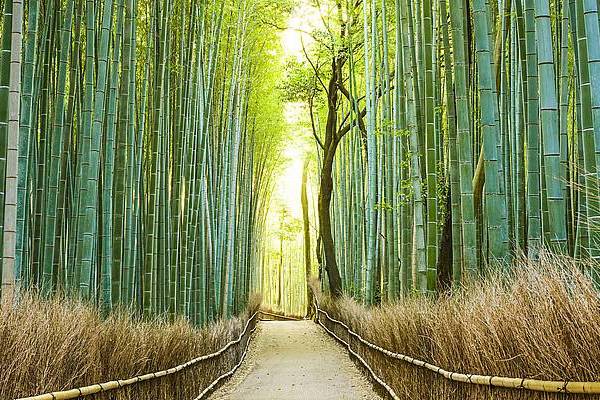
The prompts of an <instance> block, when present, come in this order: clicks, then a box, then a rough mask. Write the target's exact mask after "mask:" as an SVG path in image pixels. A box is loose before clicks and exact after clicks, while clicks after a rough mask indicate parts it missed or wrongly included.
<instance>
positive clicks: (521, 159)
mask: <svg viewBox="0 0 600 400" xmlns="http://www.w3.org/2000/svg"><path fill="white" fill-rule="evenodd" d="M315 6H316V7H319V8H320V9H321V11H322V13H323V15H324V17H323V19H322V26H321V28H320V29H317V30H315V31H314V32H312V39H313V41H314V44H313V45H312V47H310V48H305V62H304V63H303V64H300V65H295V66H293V67H292V68H291V70H293V72H292V73H290V75H292V76H293V78H291V79H290V81H291V83H290V84H289V85H288V86H289V87H288V88H287V90H288V91H293V92H294V93H293V97H295V98H300V99H302V100H303V101H305V103H306V104H307V108H308V113H309V114H310V121H311V125H312V130H313V134H314V136H315V142H316V143H317V144H316V148H317V150H318V153H319V155H320V169H319V182H320V183H319V185H320V194H319V225H320V233H319V235H320V243H321V247H319V248H318V253H319V255H321V256H322V258H323V260H322V262H321V263H320V264H321V266H322V274H323V276H325V275H326V276H327V278H328V279H327V281H326V283H327V284H328V286H329V288H330V290H331V291H332V292H333V293H334V294H341V293H342V292H344V293H347V294H349V295H352V296H354V297H356V298H359V299H362V300H363V301H364V302H365V303H367V304H371V303H374V302H379V301H385V300H392V299H394V298H396V297H398V296H401V295H406V294H410V293H422V294H427V293H429V294H432V293H435V292H437V291H439V290H445V289H447V288H450V287H453V286H454V287H458V286H460V284H461V282H463V281H464V280H469V279H474V278H476V277H478V276H481V275H483V274H485V273H486V272H488V271H490V270H491V269H492V268H496V267H498V266H500V267H501V268H510V266H511V264H512V261H513V260H514V259H515V258H516V257H520V256H522V255H526V256H527V257H529V258H531V259H536V258H537V256H538V254H539V252H540V251H541V250H542V249H543V248H547V249H549V250H551V251H553V252H556V253H559V254H564V255H569V256H573V257H576V258H579V259H584V258H586V259H588V258H593V259H597V258H598V257H599V256H600V254H599V253H598V252H599V251H600V250H599V249H600V242H599V241H598V239H599V236H598V235H600V230H598V218H599V215H598V213H599V212H600V208H599V207H598V201H599V200H600V198H599V197H598V182H599V181H598V171H599V170H598V166H599V165H598V163H599V162H600V158H598V157H599V154H600V111H599V110H600V87H599V86H600V31H599V13H598V6H599V4H598V1H597V0H586V1H576V0H565V1H559V0H556V1H555V0H535V1H534V0H498V1H495V0H494V1H491V0H451V1H448V0H364V1H357V2H352V1H344V0H335V1H330V2H321V3H318V2H317V3H315ZM307 119H308V117H307ZM588 272H589V273H590V274H592V276H594V277H595V278H596V279H597V277H596V275H597V271H595V270H589V271H588Z"/></svg>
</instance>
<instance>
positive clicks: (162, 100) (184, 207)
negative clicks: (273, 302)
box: [0, 0, 281, 324]
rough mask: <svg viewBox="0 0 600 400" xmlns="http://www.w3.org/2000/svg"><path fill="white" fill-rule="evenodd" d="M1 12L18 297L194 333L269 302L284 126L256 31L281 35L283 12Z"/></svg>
mask: <svg viewBox="0 0 600 400" xmlns="http://www.w3.org/2000/svg"><path fill="white" fill-rule="evenodd" d="M2 7H3V15H2V20H3V30H2V33H1V35H2V69H1V76H0V106H1V107H0V108H1V110H0V111H1V112H0V150H1V153H2V154H1V155H0V169H1V170H2V172H1V173H2V174H3V176H6V179H5V180H4V179H3V180H2V182H1V187H0V194H1V195H2V196H1V197H2V198H1V199H0V200H1V201H0V204H2V212H3V215H2V216H3V218H1V220H3V221H4V226H3V229H0V231H1V232H3V233H4V239H3V240H2V241H0V243H2V244H3V255H4V258H3V260H4V262H3V265H2V267H3V291H4V292H8V291H12V290H13V288H15V287H16V288H17V290H22V289H27V288H33V289H35V290H37V291H38V292H40V293H41V295H43V296H45V297H47V296H50V295H51V294H53V293H57V292H59V293H63V294H66V295H70V296H77V297H79V298H81V299H83V300H86V301H91V302H94V303H96V304H98V305H99V306H100V307H101V308H102V309H103V310H104V311H109V310H111V309H112V308H115V307H121V306H124V307H130V308H132V309H134V310H137V311H139V312H140V313H141V314H143V315H146V316H154V315H168V316H170V317H171V318H173V317H175V316H176V315H181V316H185V317H187V318H188V319H189V320H190V321H192V322H193V323H195V324H204V323H205V322H206V321H209V320H212V319H214V318H216V317H218V316H229V315H231V314H232V313H234V312H238V311H240V310H241V309H243V307H244V306H245V303H246V301H247V298H248V293H249V292H250V291H252V290H257V288H258V286H259V278H258V277H257V276H256V273H255V268H254V265H255V263H257V262H258V260H259V259H260V258H261V252H260V248H259V247H258V246H255V243H257V242H258V241H260V237H261V235H262V234H263V231H264V222H265V216H266V204H265V202H264V201H263V199H266V198H267V197H268V196H267V195H266V193H268V191H269V187H270V185H271V183H270V179H271V178H270V174H271V173H272V171H273V167H274V163H273V162H271V161H270V160H271V159H273V158H274V157H271V154H272V153H274V152H277V148H278V146H279V141H280V136H277V135H276V134H273V131H275V132H276V131H277V130H278V126H279V124H280V123H281V122H280V114H281V113H280V108H278V105H277V102H276V101H273V100H271V99H269V98H268V96H265V93H267V92H268V91H269V90H270V88H271V86H272V85H273V74H269V73H265V66H266V65H267V64H268V63H269V62H270V60H271V59H272V58H273V57H274V55H273V54H274V52H273V46H271V44H270V41H272V38H273V36H274V32H273V31H271V30H268V29H264V27H260V31H259V26H257V23H256V15H258V14H261V15H265V14H267V15H272V18H274V19H276V18H279V17H278V15H280V14H281V13H280V12H279V11H277V7H276V6H274V5H269V3H267V2H260V1H258V0H256V1H255V0H240V1H237V0H213V1H196V0H116V1H113V0H103V1H94V0H44V1H25V3H23V2H22V1H21V0H15V1H13V0H6V1H3V6H2ZM21 47H22V49H21ZM19 103H20V107H19ZM265 110H267V111H268V113H266V114H264V115H263V114H262V112H263V111H265ZM16 144H18V146H16ZM17 153H18V154H17ZM17 171H18V174H16V173H15V172H17ZM16 177H18V183H17V182H15V181H14V179H16ZM15 200H16V201H15ZM15 233H16V235H15V237H14V238H13V237H12V236H11V237H9V235H13V234H15ZM13 259H14V261H12V262H11V260H13Z"/></svg>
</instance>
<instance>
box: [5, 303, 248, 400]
mask: <svg viewBox="0 0 600 400" xmlns="http://www.w3.org/2000/svg"><path fill="white" fill-rule="evenodd" d="M258 313H259V312H258V311H256V312H255V313H254V314H252V316H251V317H250V318H248V321H246V326H245V327H244V330H243V331H242V332H241V333H240V335H239V337H238V338H237V339H235V340H232V341H230V342H229V343H227V344H226V345H225V346H223V347H222V348H221V349H219V350H217V351H215V352H214V353H210V354H206V355H203V356H200V357H196V358H194V359H192V360H190V361H187V362H185V363H183V364H180V365H178V366H176V367H173V368H169V369H166V370H163V371H158V372H151V373H148V374H144V375H140V376H135V377H133V378H129V379H118V380H114V381H110V382H104V383H95V384H93V385H89V386H84V387H80V388H76V389H70V390H64V391H59V392H51V393H44V394H40V395H37V396H31V397H23V398H19V399H15V400H69V399H77V398H80V397H84V396H89V395H92V394H96V393H101V392H108V391H111V390H115V389H120V388H123V387H125V386H129V385H134V384H137V383H140V382H144V381H149V380H153V379H157V378H162V377H164V376H168V375H172V374H175V373H177V372H180V371H182V370H184V369H186V368H189V367H191V366H193V365H194V364H197V363H199V362H201V361H205V360H208V359H211V358H215V357H218V356H219V355H221V354H223V353H224V352H225V351H227V349H229V348H230V347H231V346H233V345H236V344H238V343H240V342H241V341H242V339H243V338H244V336H245V335H246V333H248V327H249V326H250V324H251V323H252V322H253V321H254V320H255V318H256V316H257V315H258ZM255 329H256V327H254V328H253V329H252V330H250V337H249V338H248V341H247V343H246V348H245V350H244V353H243V354H242V357H241V358H240V362H239V363H238V364H237V365H236V366H235V367H234V368H233V369H231V370H230V371H228V372H226V373H225V374H223V375H221V376H219V377H218V378H217V379H216V380H214V381H213V382H212V383H211V384H210V385H209V386H208V387H207V388H206V389H204V391H203V392H202V393H201V394H200V395H199V396H198V397H197V398H196V400H200V399H201V398H202V397H203V396H204V395H205V394H207V393H209V392H210V391H211V390H212V389H213V388H214V387H215V386H216V385H217V384H218V383H219V382H220V381H221V380H222V379H224V378H225V377H227V376H231V375H232V374H233V373H234V372H235V370H237V368H238V367H239V366H240V365H241V363H242V361H243V359H244V357H245V356H246V353H247V351H248V346H249V344H250V338H251V336H252V333H253V332H254V330H255Z"/></svg>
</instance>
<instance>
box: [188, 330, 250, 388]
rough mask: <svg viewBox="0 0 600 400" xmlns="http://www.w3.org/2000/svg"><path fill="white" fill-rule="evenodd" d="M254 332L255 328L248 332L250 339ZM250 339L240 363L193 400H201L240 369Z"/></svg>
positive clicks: (248, 343) (247, 343)
mask: <svg viewBox="0 0 600 400" xmlns="http://www.w3.org/2000/svg"><path fill="white" fill-rule="evenodd" d="M255 330H256V326H255V327H254V329H252V330H251V331H250V338H251V337H252V334H253V333H254V331H255ZM250 338H249V339H248V342H246V348H245V349H244V353H243V354H242V357H240V362H238V363H237V364H236V365H235V366H234V367H233V368H232V369H231V370H229V371H227V372H225V373H224V374H223V375H221V376H219V377H218V378H217V379H215V380H214V381H213V382H212V383H211V384H210V385H208V386H207V387H206V389H204V390H203V391H202V393H200V394H199V395H198V397H196V398H195V399H194V400H201V399H202V398H203V397H204V396H205V395H206V394H207V393H210V391H211V390H213V388H214V387H215V386H216V385H217V384H218V383H219V382H220V381H221V380H222V379H225V378H227V377H229V376H231V375H233V374H234V373H235V371H237V369H238V368H239V367H240V365H242V362H244V358H246V354H247V353H248V347H250Z"/></svg>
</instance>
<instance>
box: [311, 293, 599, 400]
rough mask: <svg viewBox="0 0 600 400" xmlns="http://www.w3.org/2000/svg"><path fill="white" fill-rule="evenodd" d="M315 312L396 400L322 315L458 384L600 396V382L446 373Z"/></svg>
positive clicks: (350, 332)
mask: <svg viewBox="0 0 600 400" xmlns="http://www.w3.org/2000/svg"><path fill="white" fill-rule="evenodd" d="M315 309H316V310H317V322H318V324H319V325H321V326H322V327H323V328H324V329H325V330H326V331H327V332H328V333H329V334H330V335H332V336H333V337H334V338H335V339H337V340H338V341H339V342H341V343H342V344H344V345H345V346H346V347H347V348H348V351H349V352H350V353H352V355H354V356H355V357H356V358H357V359H358V360H359V361H360V362H361V363H362V364H363V365H364V366H365V367H366V368H367V369H368V370H369V372H370V373H371V375H372V376H373V378H374V379H375V380H376V381H377V382H378V383H379V384H380V385H381V386H382V387H383V388H384V389H386V390H387V391H388V393H389V394H390V396H391V397H392V398H393V399H395V400H396V399H398V400H399V398H398V396H397V395H396V394H395V393H394V391H393V389H392V388H391V387H390V386H389V385H388V384H387V383H385V382H384V381H383V380H382V379H381V378H380V377H378V376H377V375H376V374H375V372H374V371H373V369H372V368H371V366H370V365H368V363H367V362H366V361H365V360H364V359H363V358H362V357H360V355H359V354H358V353H357V352H355V351H354V350H353V349H352V346H351V344H350V343H349V341H348V342H346V341H344V340H343V339H341V338H340V337H339V336H337V335H336V334H335V333H334V332H332V331H331V330H330V329H328V328H327V327H326V326H325V325H324V324H323V323H322V322H321V318H320V317H319V314H323V315H324V316H325V317H326V318H327V319H328V320H329V321H331V322H333V323H335V324H337V325H339V326H341V327H343V328H344V329H345V330H346V331H347V333H348V336H349V337H350V336H352V337H355V338H356V339H358V340H359V341H360V342H361V343H362V344H364V345H365V346H367V347H369V348H371V349H373V350H376V351H378V352H380V353H382V354H384V355H386V356H388V357H390V358H395V359H398V360H402V361H404V362H407V363H409V364H412V365H415V366H417V367H421V368H426V369H428V370H430V371H432V372H434V373H436V374H438V375H441V376H442V377H444V378H445V379H448V380H451V381H454V382H462V383H467V384H473V385H485V386H493V387H502V388H509V389H520V390H533V391H537V392H545V393H566V394H600V382H571V381H543V380H538V379H529V378H509V377H503V376H493V375H478V374H465V373H460V372H452V371H446V370H445V369H443V368H442V367H439V366H437V365H433V364H430V363H428V362H426V361H422V360H419V359H416V358H413V357H410V356H407V355H405V354H401V353H395V352H393V351H390V350H387V349H384V348H383V347H381V346H378V345H376V344H374V343H371V342H369V341H367V340H365V339H364V338H363V337H362V336H360V335H359V334H358V333H356V332H354V331H353V330H352V329H350V327H349V326H348V325H346V324H345V323H344V322H342V321H340V320H337V319H335V318H333V317H331V316H330V315H329V314H328V313H327V311H325V310H323V309H321V308H320V307H319V305H318V303H316V302H315Z"/></svg>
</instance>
